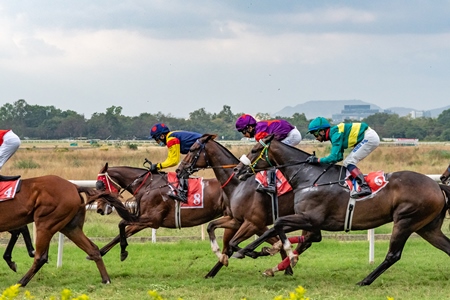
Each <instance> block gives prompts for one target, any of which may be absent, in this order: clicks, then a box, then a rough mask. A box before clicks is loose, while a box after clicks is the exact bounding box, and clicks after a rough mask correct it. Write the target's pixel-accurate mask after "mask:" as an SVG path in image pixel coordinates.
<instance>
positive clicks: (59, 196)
mask: <svg viewBox="0 0 450 300" xmlns="http://www.w3.org/2000/svg"><path fill="white" fill-rule="evenodd" d="M80 193H85V194H86V195H87V196H89V198H88V202H93V201H95V200H96V195H97V196H99V195H100V193H98V192H97V191H95V190H94V189H89V188H83V187H78V186H76V185H75V184H73V183H71V182H69V181H67V180H65V179H62V178H60V177H57V176H52V175H48V176H41V177H36V178H30V179H24V180H22V186H21V189H20V192H19V193H17V194H16V195H15V197H14V199H12V200H8V201H2V202H0V231H9V230H12V229H16V228H20V227H22V226H25V225H27V224H29V223H32V222H34V223H35V226H36V251H35V255H34V262H33V265H32V266H31V268H30V270H29V271H28V272H27V273H26V274H25V275H24V276H23V277H22V279H20V280H19V284H21V285H22V286H25V285H27V283H28V282H29V281H30V280H31V279H32V278H33V276H34V275H35V274H36V273H37V272H38V271H39V269H40V268H41V267H42V266H43V265H44V264H45V263H46V262H47V260H48V249H49V246H50V241H51V238H52V237H53V235H54V234H55V233H56V232H58V231H59V232H61V233H63V234H64V235H65V236H66V237H68V238H69V239H70V240H72V241H73V242H74V243H75V244H76V245H77V246H78V247H79V248H80V249H82V250H83V251H85V252H86V253H87V254H88V255H89V257H90V258H91V259H92V260H94V261H95V263H96V264H97V268H98V270H99V271H100V275H101V277H102V282H103V283H110V278H109V276H108V273H107V272H106V268H105V265H104V263H103V260H102V257H101V255H100V251H99V249H98V247H97V246H96V245H95V244H94V243H93V242H92V241H91V240H89V239H88V238H87V237H86V235H85V234H84V233H83V224H84V219H85V213H86V207H85V203H84V198H83V196H82V194H80Z"/></svg>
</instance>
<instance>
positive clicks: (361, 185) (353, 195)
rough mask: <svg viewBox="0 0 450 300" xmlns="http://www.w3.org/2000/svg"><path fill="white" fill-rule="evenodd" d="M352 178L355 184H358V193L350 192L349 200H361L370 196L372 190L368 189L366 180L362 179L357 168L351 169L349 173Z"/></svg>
mask: <svg viewBox="0 0 450 300" xmlns="http://www.w3.org/2000/svg"><path fill="white" fill-rule="evenodd" d="M350 173H351V174H352V176H353V178H355V179H356V182H358V185H359V188H360V190H359V191H356V190H352V191H351V192H350V197H351V198H356V199H358V198H362V197H365V196H369V195H370V194H372V190H371V189H370V187H369V185H368V184H367V182H366V180H365V179H364V175H363V174H362V173H361V171H360V170H359V169H358V168H355V169H353V170H352V171H351V172H350Z"/></svg>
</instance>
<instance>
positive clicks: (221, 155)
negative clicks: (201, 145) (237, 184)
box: [206, 142, 239, 182]
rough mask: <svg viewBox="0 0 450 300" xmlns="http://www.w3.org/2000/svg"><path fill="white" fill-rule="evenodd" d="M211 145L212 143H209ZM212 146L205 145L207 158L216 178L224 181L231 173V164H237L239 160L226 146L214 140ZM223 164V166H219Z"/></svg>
mask: <svg viewBox="0 0 450 300" xmlns="http://www.w3.org/2000/svg"><path fill="white" fill-rule="evenodd" d="M211 145H213V143H211ZM214 145H215V146H214V147H211V148H209V147H206V151H207V154H208V160H209V163H210V164H211V166H212V167H213V171H214V174H215V175H216V178H217V179H218V180H219V181H220V182H223V181H226V180H228V178H230V176H231V175H233V168H232V167H231V166H233V165H237V164H238V163H239V160H238V159H237V158H236V157H235V156H234V155H233V154H232V153H231V152H229V151H228V150H227V149H226V148H224V147H223V146H222V145H220V144H219V143H217V142H214ZM221 166H225V168H220V167H221Z"/></svg>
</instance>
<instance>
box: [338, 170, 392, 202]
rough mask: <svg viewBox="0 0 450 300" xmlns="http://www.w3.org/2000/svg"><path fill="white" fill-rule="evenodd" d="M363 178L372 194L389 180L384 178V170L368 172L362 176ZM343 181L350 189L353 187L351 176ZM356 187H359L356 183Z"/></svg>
mask: <svg viewBox="0 0 450 300" xmlns="http://www.w3.org/2000/svg"><path fill="white" fill-rule="evenodd" d="M364 179H365V180H366V182H367V185H368V186H369V187H370V189H371V190H372V195H374V194H375V193H377V192H378V191H380V190H381V189H382V188H384V187H385V186H386V185H387V184H388V182H389V181H387V180H386V175H385V174H384V171H376V172H370V173H369V174H367V175H365V176H364ZM345 182H346V183H347V186H348V188H349V189H350V190H352V189H354V188H355V185H356V183H355V182H354V180H353V178H352V177H351V176H348V177H347V178H346V180H345ZM356 188H359V186H357V185H356ZM369 196H371V195H369Z"/></svg>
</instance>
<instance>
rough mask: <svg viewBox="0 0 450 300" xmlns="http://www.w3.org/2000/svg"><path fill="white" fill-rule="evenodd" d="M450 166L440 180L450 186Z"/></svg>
mask: <svg viewBox="0 0 450 300" xmlns="http://www.w3.org/2000/svg"><path fill="white" fill-rule="evenodd" d="M449 178H450V165H448V167H447V169H445V171H444V173H442V175H441V177H440V179H441V182H442V183H443V184H447V185H450V180H449Z"/></svg>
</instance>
